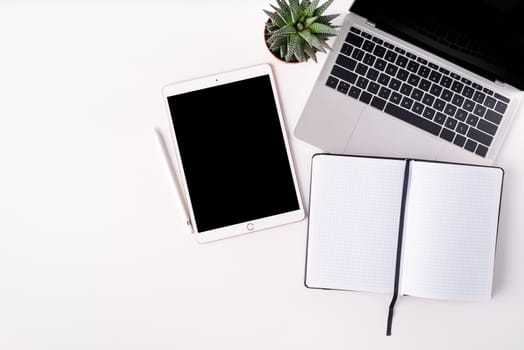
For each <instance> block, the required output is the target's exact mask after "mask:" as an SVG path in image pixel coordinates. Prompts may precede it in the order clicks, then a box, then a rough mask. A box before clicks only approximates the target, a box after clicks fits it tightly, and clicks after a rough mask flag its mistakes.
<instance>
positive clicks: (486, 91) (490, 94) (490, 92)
mask: <svg viewBox="0 0 524 350" xmlns="http://www.w3.org/2000/svg"><path fill="white" fill-rule="evenodd" d="M482 92H484V93H485V94H486V95H489V96H493V91H491V90H490V89H488V88H484V89H482Z"/></svg>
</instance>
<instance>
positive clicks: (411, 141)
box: [294, 0, 524, 164]
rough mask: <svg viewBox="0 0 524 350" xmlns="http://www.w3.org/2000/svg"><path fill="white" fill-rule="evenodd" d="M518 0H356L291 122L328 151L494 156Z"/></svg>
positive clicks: (507, 107)
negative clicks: (315, 79)
mask: <svg viewBox="0 0 524 350" xmlns="http://www.w3.org/2000/svg"><path fill="white" fill-rule="evenodd" d="M523 13H524V4H523V3H522V2H521V1H516V0H515V1H513V0H512V1H510V0H475V1H472V0H463V1H450V0H439V1H428V2H419V1H414V0H398V1H381V0H356V1H355V2H354V3H353V5H352V6H351V8H350V12H349V13H348V14H347V15H346V16H345V18H344V22H343V25H342V26H341V28H340V34H339V36H338V37H337V39H336V41H335V43H334V45H333V48H332V51H331V52H330V54H329V55H328V57H327V58H326V62H325V64H324V66H323V68H322V70H321V73H320V75H319V77H318V80H317V81H316V83H315V86H314V88H313V90H312V92H311V95H310V96H309V99H308V101H307V103H306V105H305V108H304V111H303V112H302V115H301V117H300V120H299V122H298V124H297V126H296V128H295V132H294V133H295V136H296V137H297V138H299V139H301V140H303V141H306V142H308V143H310V144H312V145H314V146H317V147H319V148H321V149H323V150H325V151H328V152H332V153H345V154H361V155H375V156H392V157H413V158H422V159H433V160H440V161H451V162H463V163H477V164H492V163H493V162H494V160H495V159H496V156H497V154H498V153H499V151H500V149H501V147H502V144H503V141H504V138H505V136H506V134H507V133H508V131H509V129H510V125H511V122H512V120H513V119H514V118H515V117H516V116H517V115H518V114H519V113H520V112H521V101H522V99H523V92H522V90H524V26H523V25H522V24H521V23H522V20H521V16H522V14H523Z"/></svg>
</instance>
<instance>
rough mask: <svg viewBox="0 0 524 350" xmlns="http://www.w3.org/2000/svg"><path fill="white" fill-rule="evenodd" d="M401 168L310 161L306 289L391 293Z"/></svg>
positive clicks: (383, 162)
mask: <svg viewBox="0 0 524 350" xmlns="http://www.w3.org/2000/svg"><path fill="white" fill-rule="evenodd" d="M405 164H406V163H405V161H403V160H389V159H372V158H359V157H348V156H333V155H317V156H315V157H314V158H313V165H312V175H311V194H310V210H309V211H310V215H309V229H308V251H307V264H306V281H305V282H306V285H307V286H308V287H313V288H314V287H316V288H330V289H346V290H359V291H369V292H383V293H391V292H392V290H393V283H394V278H395V259H396V247H397V237H398V226H399V218H400V206H401V201H402V187H403V180H404V168H405Z"/></svg>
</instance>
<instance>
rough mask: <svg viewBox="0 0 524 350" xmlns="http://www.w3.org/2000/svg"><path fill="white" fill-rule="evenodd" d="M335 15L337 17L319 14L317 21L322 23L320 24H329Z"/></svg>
mask: <svg viewBox="0 0 524 350" xmlns="http://www.w3.org/2000/svg"><path fill="white" fill-rule="evenodd" d="M337 17H338V15H325V16H320V17H318V19H317V22H318V23H322V24H326V25H331V21H332V20H334V19H335V18H337Z"/></svg>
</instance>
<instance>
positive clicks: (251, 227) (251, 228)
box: [247, 224, 255, 231]
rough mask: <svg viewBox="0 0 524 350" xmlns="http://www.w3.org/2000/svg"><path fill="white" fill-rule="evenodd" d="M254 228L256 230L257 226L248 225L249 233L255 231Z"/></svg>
mask: <svg viewBox="0 0 524 350" xmlns="http://www.w3.org/2000/svg"><path fill="white" fill-rule="evenodd" d="M254 228H255V226H254V225H253V224H247V229H248V230H249V231H253V229H254Z"/></svg>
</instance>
